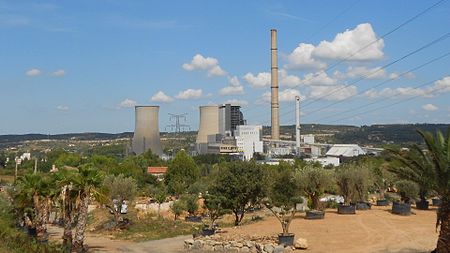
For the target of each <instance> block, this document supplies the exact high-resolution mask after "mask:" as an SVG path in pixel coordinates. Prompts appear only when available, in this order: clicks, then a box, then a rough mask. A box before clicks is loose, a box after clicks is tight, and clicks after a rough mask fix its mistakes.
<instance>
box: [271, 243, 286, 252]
mask: <svg viewBox="0 0 450 253" xmlns="http://www.w3.org/2000/svg"><path fill="white" fill-rule="evenodd" d="M272 252H273V253H283V252H284V246H283V245H277V246H275V248H273V251H272Z"/></svg>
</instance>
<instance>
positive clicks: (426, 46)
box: [303, 32, 450, 108]
mask: <svg viewBox="0 0 450 253" xmlns="http://www.w3.org/2000/svg"><path fill="white" fill-rule="evenodd" d="M449 36H450V32H449V33H446V34H444V35H442V36H440V37H439V38H437V39H435V40H433V41H431V42H429V43H427V44H425V45H424V46H421V47H420V48H418V49H416V50H414V51H412V52H409V53H408V54H406V55H404V56H402V57H400V58H398V59H397V60H395V61H392V62H390V63H388V64H386V65H384V66H382V67H380V68H378V69H377V70H376V71H374V72H371V73H369V74H367V75H365V76H363V77H361V78H359V79H358V80H356V81H354V82H351V83H349V84H347V85H343V86H341V87H339V88H337V89H334V90H331V91H330V92H328V93H325V94H324V95H322V96H319V97H318V98H316V99H314V100H312V101H311V102H309V103H306V104H305V105H304V106H303V108H304V107H306V106H308V105H311V104H314V103H315V102H317V101H319V99H322V98H324V97H326V96H328V95H331V94H332V93H334V92H337V91H340V90H343V89H345V88H347V87H349V86H350V85H353V84H356V83H358V82H360V81H362V80H364V79H367V78H368V77H370V76H373V75H374V74H376V73H378V72H380V71H381V70H384V69H386V68H388V67H390V66H392V65H394V64H396V63H397V62H400V61H402V60H404V59H406V58H408V57H410V56H412V55H414V54H416V53H418V52H420V51H422V50H424V49H426V48H428V47H430V46H432V45H434V44H436V43H438V42H440V41H442V40H444V39H447V38H448V37H449Z"/></svg>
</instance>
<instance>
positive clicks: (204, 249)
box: [202, 245, 214, 252]
mask: <svg viewBox="0 0 450 253" xmlns="http://www.w3.org/2000/svg"><path fill="white" fill-rule="evenodd" d="M213 250H214V247H213V246H211V245H205V246H204V247H203V249H202V251H207V252H208V251H213Z"/></svg>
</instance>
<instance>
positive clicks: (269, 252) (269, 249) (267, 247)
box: [264, 244, 273, 253]
mask: <svg viewBox="0 0 450 253" xmlns="http://www.w3.org/2000/svg"><path fill="white" fill-rule="evenodd" d="M264 251H265V252H267V253H273V245H272V244H266V245H264Z"/></svg>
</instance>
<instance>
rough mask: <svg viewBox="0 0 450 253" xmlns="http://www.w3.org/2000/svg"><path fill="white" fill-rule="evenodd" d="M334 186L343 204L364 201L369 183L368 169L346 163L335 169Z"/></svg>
mask: <svg viewBox="0 0 450 253" xmlns="http://www.w3.org/2000/svg"><path fill="white" fill-rule="evenodd" d="M335 174H336V184H337V186H338V190H339V194H341V195H342V196H343V197H344V202H345V204H350V203H352V202H354V201H364V200H366V198H367V192H368V187H369V183H370V173H369V169H368V167H367V166H365V165H358V164H357V163H348V164H344V165H342V166H340V167H338V168H336V173H335Z"/></svg>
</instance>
